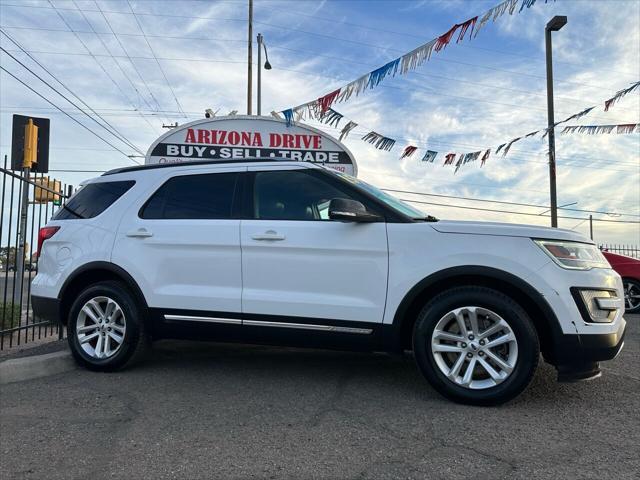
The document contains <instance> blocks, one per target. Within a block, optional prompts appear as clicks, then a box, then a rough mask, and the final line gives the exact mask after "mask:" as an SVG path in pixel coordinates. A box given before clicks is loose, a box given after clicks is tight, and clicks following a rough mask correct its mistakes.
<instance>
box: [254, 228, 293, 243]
mask: <svg viewBox="0 0 640 480" xmlns="http://www.w3.org/2000/svg"><path fill="white" fill-rule="evenodd" d="M251 238H252V239H254V240H258V241H279V240H284V239H285V238H286V237H285V236H284V235H280V234H278V233H276V232H274V231H273V230H267V231H266V232H264V233H261V234H257V235H251Z"/></svg>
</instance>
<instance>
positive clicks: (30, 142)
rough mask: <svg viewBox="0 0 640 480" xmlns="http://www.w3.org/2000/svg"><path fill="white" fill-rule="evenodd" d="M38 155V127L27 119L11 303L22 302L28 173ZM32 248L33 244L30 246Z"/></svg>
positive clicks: (18, 303)
mask: <svg viewBox="0 0 640 480" xmlns="http://www.w3.org/2000/svg"><path fill="white" fill-rule="evenodd" d="M37 156H38V127H37V126H36V125H34V124H33V119H31V118H30V119H29V120H28V121H27V124H26V125H25V126H24V156H23V160H22V183H23V185H22V198H21V200H20V223H19V224H18V245H16V247H17V253H18V255H17V258H16V276H15V287H14V289H13V304H14V305H20V304H21V303H22V286H23V283H24V257H25V243H26V238H27V213H28V208H29V175H30V174H31V167H32V166H33V163H35V162H36V161H37ZM31 248H33V246H32V247H31Z"/></svg>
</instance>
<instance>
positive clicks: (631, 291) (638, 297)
mask: <svg viewBox="0 0 640 480" xmlns="http://www.w3.org/2000/svg"><path fill="white" fill-rule="evenodd" d="M622 285H623V287H624V307H625V309H624V311H625V312H626V313H638V312H640V282H639V281H638V280H634V279H632V278H623V279H622Z"/></svg>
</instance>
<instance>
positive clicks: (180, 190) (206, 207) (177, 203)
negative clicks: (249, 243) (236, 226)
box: [140, 173, 238, 219]
mask: <svg viewBox="0 0 640 480" xmlns="http://www.w3.org/2000/svg"><path fill="white" fill-rule="evenodd" d="M237 179H238V174H237V173H212V174H206V175H184V176H180V177H174V178H172V179H171V180H169V181H167V182H166V183H165V184H164V185H162V186H161V187H160V188H159V189H158V191H156V193H154V194H153V196H152V197H151V198H150V199H149V201H148V202H147V204H146V205H145V206H144V208H143V210H142V212H141V214H140V216H141V217H142V218H148V219H162V218H164V219H180V218H182V219H216V218H217V219H225V218H231V207H232V205H233V196H234V192H235V188H236V182H237Z"/></svg>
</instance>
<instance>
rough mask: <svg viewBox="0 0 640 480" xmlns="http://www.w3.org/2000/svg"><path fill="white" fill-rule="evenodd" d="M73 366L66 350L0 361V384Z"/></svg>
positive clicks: (28, 378) (50, 373)
mask: <svg viewBox="0 0 640 480" xmlns="http://www.w3.org/2000/svg"><path fill="white" fill-rule="evenodd" d="M75 368H76V363H75V361H74V360H73V358H72V357H71V353H69V352H68V351H65V352H54V353H47V354H45V355H34V356H32V357H22V358H13V359H10V360H5V361H4V362H1V363H0V385H6V384H7V383H13V382H22V381H24V380H31V379H33V378H40V377H46V376H48V375H55V374H56V373H63V372H68V371H70V370H74V369H75Z"/></svg>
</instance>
